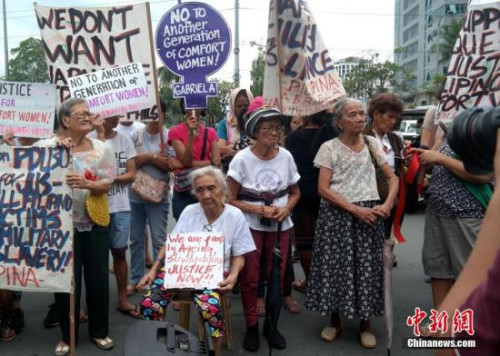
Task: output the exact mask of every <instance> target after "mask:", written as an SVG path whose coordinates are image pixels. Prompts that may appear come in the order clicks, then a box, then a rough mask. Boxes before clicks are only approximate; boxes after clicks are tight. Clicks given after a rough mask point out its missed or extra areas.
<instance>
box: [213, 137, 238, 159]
mask: <svg viewBox="0 0 500 356" xmlns="http://www.w3.org/2000/svg"><path fill="white" fill-rule="evenodd" d="M217 146H219V152H220V155H221V156H225V155H227V154H235V153H236V151H235V150H234V149H233V148H232V147H231V146H229V145H228V144H227V141H226V140H225V139H223V138H219V140H218V141H217Z"/></svg>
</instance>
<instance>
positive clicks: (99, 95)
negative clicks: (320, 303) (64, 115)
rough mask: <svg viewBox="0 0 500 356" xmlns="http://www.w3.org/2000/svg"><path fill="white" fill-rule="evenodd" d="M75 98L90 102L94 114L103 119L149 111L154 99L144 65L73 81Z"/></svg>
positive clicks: (110, 70) (73, 78) (80, 76)
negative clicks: (138, 111) (132, 112)
mask: <svg viewBox="0 0 500 356" xmlns="http://www.w3.org/2000/svg"><path fill="white" fill-rule="evenodd" d="M69 90H70V91H71V96H72V97H74V98H81V99H86V100H87V102H88V103H89V107H90V111H92V112H93V113H99V114H100V115H101V116H102V117H103V118H106V117H110V116H116V115H120V114H126V113H127V112H129V111H135V110H141V109H147V108H149V107H150V106H151V101H152V100H154V98H153V95H154V93H151V92H150V91H149V86H148V84H147V82H146V76H145V75H144V68H143V67H142V65H141V64H140V63H133V64H125V65H123V66H119V67H113V68H110V69H105V70H103V71H99V72H94V73H88V74H84V75H79V76H77V77H72V78H69Z"/></svg>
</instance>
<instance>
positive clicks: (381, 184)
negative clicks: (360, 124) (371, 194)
mask: <svg viewBox="0 0 500 356" xmlns="http://www.w3.org/2000/svg"><path fill="white" fill-rule="evenodd" d="M363 139H364V141H365V144H366V146H367V147H368V152H370V157H371V160H372V163H373V166H374V167H375V178H376V179H377V190H378V195H379V196H380V200H381V201H382V202H384V201H385V200H386V199H387V196H388V195H389V184H388V183H387V179H386V177H385V174H384V171H382V168H381V167H380V166H379V165H378V164H377V159H376V158H375V157H376V155H375V151H374V147H372V145H370V141H369V140H368V138H367V137H366V136H365V135H363Z"/></svg>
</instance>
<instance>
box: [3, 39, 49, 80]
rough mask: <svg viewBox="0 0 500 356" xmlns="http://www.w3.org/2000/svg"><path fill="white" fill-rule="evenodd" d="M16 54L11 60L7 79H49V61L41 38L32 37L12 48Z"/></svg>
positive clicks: (12, 52) (12, 53) (11, 52)
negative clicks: (46, 58)
mask: <svg viewBox="0 0 500 356" xmlns="http://www.w3.org/2000/svg"><path fill="white" fill-rule="evenodd" d="M10 54H11V55H13V56H15V57H14V58H12V59H11V60H9V76H8V78H7V80H11V81H15V82H32V83H46V82H48V81H49V74H48V69H47V62H46V61H45V54H44V51H43V43H42V41H41V40H39V39H36V38H33V37H30V38H28V39H25V40H24V41H21V42H20V43H19V46H18V47H16V48H13V49H11V50H10Z"/></svg>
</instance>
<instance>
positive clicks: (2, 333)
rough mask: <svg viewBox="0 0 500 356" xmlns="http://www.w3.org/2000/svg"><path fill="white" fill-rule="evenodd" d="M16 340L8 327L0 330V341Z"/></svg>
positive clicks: (14, 333)
mask: <svg viewBox="0 0 500 356" xmlns="http://www.w3.org/2000/svg"><path fill="white" fill-rule="evenodd" d="M15 338H16V332H15V331H14V330H12V329H10V328H9V327H2V328H1V329H0V340H1V341H4V342H8V341H12V340H14V339H15Z"/></svg>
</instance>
